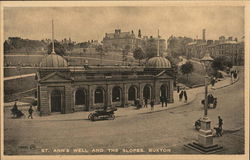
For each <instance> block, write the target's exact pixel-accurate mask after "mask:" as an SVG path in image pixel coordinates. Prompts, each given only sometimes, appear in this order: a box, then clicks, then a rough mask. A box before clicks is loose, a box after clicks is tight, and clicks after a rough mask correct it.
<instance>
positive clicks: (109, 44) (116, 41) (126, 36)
mask: <svg viewBox="0 0 250 160" xmlns="http://www.w3.org/2000/svg"><path fill="white" fill-rule="evenodd" d="M140 34H141V33H140ZM102 43H103V48H105V49H106V50H108V51H117V50H118V51H120V50H123V49H125V48H126V47H129V49H130V50H132V49H134V48H136V47H139V46H140V45H141V43H142V39H141V38H140V37H136V35H135V34H134V32H133V31H131V32H122V31H121V29H115V32H114V33H106V34H105V37H104V38H103V41H102Z"/></svg>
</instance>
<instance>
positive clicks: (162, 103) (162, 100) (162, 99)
mask: <svg viewBox="0 0 250 160" xmlns="http://www.w3.org/2000/svg"><path fill="white" fill-rule="evenodd" d="M160 101H161V107H163V105H164V97H163V96H161V97H160Z"/></svg>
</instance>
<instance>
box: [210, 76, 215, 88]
mask: <svg viewBox="0 0 250 160" xmlns="http://www.w3.org/2000/svg"><path fill="white" fill-rule="evenodd" d="M215 82H216V79H215V77H214V78H213V79H212V80H211V84H212V87H214V84H215Z"/></svg>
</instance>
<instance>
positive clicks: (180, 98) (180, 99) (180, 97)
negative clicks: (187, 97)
mask: <svg viewBox="0 0 250 160" xmlns="http://www.w3.org/2000/svg"><path fill="white" fill-rule="evenodd" d="M182 97H183V90H182V91H181V93H180V94H179V101H182Z"/></svg>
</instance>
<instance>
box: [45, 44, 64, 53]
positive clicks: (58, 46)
mask: <svg viewBox="0 0 250 160" xmlns="http://www.w3.org/2000/svg"><path fill="white" fill-rule="evenodd" d="M54 46H55V52H56V54H58V55H60V56H63V55H65V52H66V49H65V48H64V46H63V45H61V44H60V43H59V42H56V41H55V42H54ZM51 52H52V43H50V44H49V45H48V52H47V53H48V54H50V53H51Z"/></svg>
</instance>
